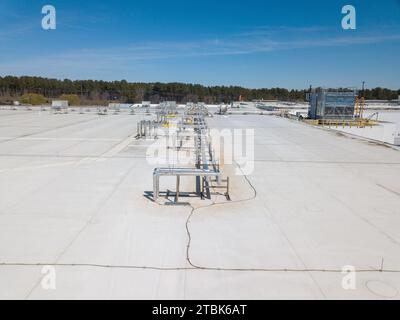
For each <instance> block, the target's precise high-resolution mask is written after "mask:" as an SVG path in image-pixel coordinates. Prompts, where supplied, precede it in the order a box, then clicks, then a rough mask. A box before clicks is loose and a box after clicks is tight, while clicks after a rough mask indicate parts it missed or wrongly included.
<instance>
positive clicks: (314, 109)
mask: <svg viewBox="0 0 400 320" xmlns="http://www.w3.org/2000/svg"><path fill="white" fill-rule="evenodd" d="M356 98H357V90H351V91H350V90H346V91H339V90H331V89H314V90H313V91H312V92H311V94H310V108H309V110H308V117H309V118H310V119H314V120H317V119H338V120H351V119H353V118H354V110H355V105H356Z"/></svg>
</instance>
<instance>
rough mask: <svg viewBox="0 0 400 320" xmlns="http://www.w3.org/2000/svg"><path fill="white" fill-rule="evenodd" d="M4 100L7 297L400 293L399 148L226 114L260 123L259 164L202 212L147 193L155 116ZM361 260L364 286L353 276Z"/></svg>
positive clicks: (1, 255)
mask: <svg viewBox="0 0 400 320" xmlns="http://www.w3.org/2000/svg"><path fill="white" fill-rule="evenodd" d="M0 113H1V116H0V194H1V197H0V283H1V286H0V298H3V299H8V298H17V299H25V298H27V299H63V298H65V299H79V298H84V299H86V298H98V299H107V298H111V299H114V298H121V299H268V298H273V299H281V298H289V299H290V298H294V299H325V298H328V299H356V298H362V299H376V298H378V299H379V298H393V297H394V298H399V289H400V273H399V272H398V271H399V270H400V254H399V252H400V233H399V230H400V211H399V210H400V209H399V208H400V180H399V176H400V152H399V151H397V150H393V149H391V148H385V147H382V146H378V145H375V144H370V143H368V142H366V141H361V140H357V139H351V138H347V137H343V136H339V135H337V134H335V133H334V132H327V131H324V130H320V129H318V128H313V127H310V126H306V125H304V124H301V123H297V122H294V121H289V120H287V119H282V118H277V117H268V116H257V115H248V116H243V115H232V116H226V115H225V116H215V117H214V118H212V119H209V120H208V121H209V126H210V127H211V128H255V146H256V148H255V171H254V173H253V174H251V175H249V176H248V177H247V179H248V180H246V179H245V178H244V177H240V176H236V175H234V174H233V173H232V175H231V176H230V181H231V198H232V200H233V201H232V202H231V203H226V204H221V205H214V206H213V205H212V203H210V202H209V201H204V202H202V201H197V202H195V203H194V204H193V206H194V210H195V211H192V210H193V209H192V208H191V207H189V206H160V205H158V204H155V203H153V202H151V201H150V200H149V199H147V198H146V197H145V194H144V193H145V191H151V190H152V173H153V169H154V166H153V165H150V164H148V163H147V161H146V156H145V152H146V148H147V143H146V142H145V141H142V140H135V139H134V138H133V136H134V135H135V134H136V124H137V122H138V121H140V120H142V119H149V117H146V116H145V115H128V114H119V115H109V116H104V117H99V116H98V115H97V114H96V113H95V112H93V113H91V114H88V113H87V114H75V113H70V114H65V115H64V114H62V115H52V114H50V113H49V112H41V113H39V112H38V111H29V112H25V111H11V110H10V111H5V110H2V111H0ZM366 130H368V129H366ZM233 169H234V168H233V167H232V168H225V170H224V172H225V173H229V172H230V170H231V172H233ZM185 183H186V185H185ZM190 183H191V182H190V181H185V180H183V181H182V183H181V189H185V187H186V188H189V187H190V186H191V184H190ZM253 188H254V189H255V190H256V195H255V193H254V189H253ZM221 199H222V198H218V199H216V200H217V201H222V200H221ZM189 235H190V243H189V242H188V241H189ZM188 243H189V251H187V245H188ZM187 253H189V257H188V256H187ZM188 258H189V260H190V263H189V261H188ZM382 262H383V269H384V270H385V272H379V271H378V270H379V269H380V268H381V267H382ZM37 264H39V265H37ZM43 265H54V266H55V270H56V275H57V278H56V279H57V280H56V290H45V289H44V288H43V287H42V285H41V280H42V277H43V274H42V273H41V271H42V266H43ZM347 265H351V266H354V267H355V268H356V269H359V270H362V272H358V273H357V278H356V290H344V289H343V288H342V286H341V283H342V280H343V277H344V275H343V274H342V273H341V270H342V268H343V267H344V266H347ZM394 271H396V272H394Z"/></svg>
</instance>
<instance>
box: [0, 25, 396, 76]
mask: <svg viewBox="0 0 400 320" xmlns="http://www.w3.org/2000/svg"><path fill="white" fill-rule="evenodd" d="M259 29H262V30H265V29H267V28H259ZM275 29H276V30H277V28H275ZM282 29H284V28H283V27H281V28H280V30H282ZM311 29H312V31H311ZM287 30H290V31H291V32H288V33H286V34H285V35H286V36H285V37H276V36H271V35H265V34H264V35H260V34H257V35H252V36H249V35H246V36H238V35H233V36H230V37H225V38H218V39H217V40H216V39H211V40H202V41H176V42H163V41H161V42H147V43H133V44H129V45H126V46H121V47H112V48H93V49H81V50H75V51H70V52H66V53H58V54H50V55H43V56H38V57H24V59H23V60H22V61H21V60H17V61H8V62H7V61H5V60H4V59H2V63H0V70H2V73H3V74H5V73H24V72H25V73H35V70H36V71H37V70H38V69H43V68H45V69H46V70H49V69H59V70H68V69H69V70H73V69H75V70H78V69H81V70H82V71H85V70H86V71H88V72H90V71H91V70H94V69H96V70H99V69H100V70H111V69H116V68H120V67H121V68H123V67H124V66H126V65H129V66H130V67H132V66H134V65H135V63H140V61H147V60H161V59H171V58H185V57H207V56H233V55H248V54H255V53H265V52H272V51H277V50H297V49H304V48H316V49H318V48H324V47H340V46H356V45H367V44H379V43H385V42H389V41H391V42H399V41H400V33H395V34H372V35H371V34H370V35H358V34H357V35H356V34H354V33H350V32H343V33H339V34H336V35H331V36H325V37H321V33H318V32H316V31H317V30H316V28H309V29H308V30H309V32H316V34H319V35H320V36H319V37H317V36H312V37H310V36H309V35H307V34H306V35H304V34H302V32H301V31H300V30H299V29H289V28H287ZM303 31H305V30H303ZM322 34H323V33H322ZM282 38H284V39H282Z"/></svg>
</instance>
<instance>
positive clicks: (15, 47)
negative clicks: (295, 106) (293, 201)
mask: <svg viewBox="0 0 400 320" xmlns="http://www.w3.org/2000/svg"><path fill="white" fill-rule="evenodd" d="M46 4H52V5H54V6H55V8H56V10H57V29H56V30H52V31H45V30H42V28H41V19H42V14H41V8H42V6H44V5H46ZM346 4H351V5H354V6H355V8H356V10H357V30H346V31H345V30H343V29H342V27H341V19H342V17H343V16H342V14H341V9H342V7H343V6H344V5H346ZM399 56H400V0H381V1H367V0H360V1H355V0H348V1H336V0H329V1H320V0H318V1H317V0H303V1H288V0H280V1H267V0H263V1H255V0H248V1H234V0H231V1H225V0H218V1H216V0H214V1H209V0H202V1H190V0H186V1H181V0H179V1H175V0H170V1H158V0H153V1H144V0H143V1H134V0H130V1H129V0H126V1H123V0H113V1H98V0H97V1H92V0H84V1H83V0H80V1H76V0H68V1H65V0H63V1H60V0H47V1H36V0H1V2H0V75H2V76H4V75H8V74H11V75H37V76H45V77H52V78H61V79H62V78H71V79H97V80H121V79H126V80H128V81H135V82H136V81H137V82H156V81H160V82H175V81H178V82H187V83H201V84H205V85H240V86H245V87H252V88H260V87H277V86H279V87H286V88H307V87H308V86H309V85H311V84H312V85H314V86H331V87H336V86H359V85H360V83H361V81H363V80H364V81H366V83H367V86H368V87H376V86H382V87H388V88H393V89H399V88H400V62H399V61H400V59H399Z"/></svg>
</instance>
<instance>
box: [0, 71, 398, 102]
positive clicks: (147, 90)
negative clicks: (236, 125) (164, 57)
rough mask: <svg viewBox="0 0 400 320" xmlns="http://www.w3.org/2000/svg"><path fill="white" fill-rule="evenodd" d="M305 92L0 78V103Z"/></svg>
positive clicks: (383, 93) (378, 94)
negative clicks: (31, 98) (26, 98)
mask: <svg viewBox="0 0 400 320" xmlns="http://www.w3.org/2000/svg"><path fill="white" fill-rule="evenodd" d="M307 92H308V89H305V90H287V89H284V88H271V89H247V88H242V87H238V86H229V87H228V86H203V85H199V84H185V83H131V82H127V81H125V80H122V81H101V80H100V81H95V80H75V81H72V80H68V79H64V80H57V79H48V78H41V77H27V76H25V77H13V76H5V77H0V101H1V102H2V103H11V102H12V101H13V100H17V99H19V98H20V97H22V96H23V95H26V94H32V93H35V94H40V95H42V96H44V97H45V98H47V99H54V98H59V97H60V96H62V95H76V96H78V97H79V99H80V102H81V104H103V103H106V102H109V101H118V102H126V103H138V102H141V101H144V100H146V101H151V102H152V103H159V102H161V101H168V100H172V101H177V102H178V103H186V102H198V101H203V102H206V103H222V102H223V103H229V102H232V101H237V100H239V98H240V97H241V98H242V99H243V100H255V99H257V100H261V99H264V100H272V99H279V100H287V101H304V100H305V99H306V93H307ZM399 94H400V90H398V91H394V90H389V89H383V88H376V89H371V90H366V91H365V98H366V99H377V100H378V99H380V100H392V99H397V97H398V95H399Z"/></svg>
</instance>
